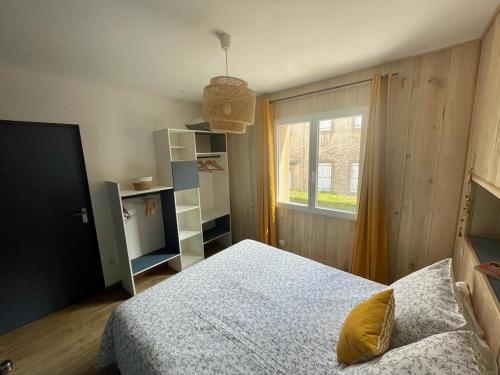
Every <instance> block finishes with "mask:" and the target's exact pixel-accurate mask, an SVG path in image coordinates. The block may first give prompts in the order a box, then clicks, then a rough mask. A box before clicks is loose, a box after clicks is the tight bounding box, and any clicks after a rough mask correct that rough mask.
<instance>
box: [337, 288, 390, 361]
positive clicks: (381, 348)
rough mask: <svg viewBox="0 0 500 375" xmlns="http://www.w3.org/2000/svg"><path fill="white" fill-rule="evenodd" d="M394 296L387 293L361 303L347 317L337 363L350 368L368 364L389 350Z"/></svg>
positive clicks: (376, 295) (338, 346) (340, 339)
mask: <svg viewBox="0 0 500 375" xmlns="http://www.w3.org/2000/svg"><path fill="white" fill-rule="evenodd" d="M393 326H394V296H393V295H392V289H386V290H383V291H381V292H379V293H376V294H374V295H372V296H371V297H370V298H368V299H367V300H364V301H363V302H360V303H359V304H358V305H356V307H354V308H353V309H352V310H351V312H350V313H349V314H348V315H347V318H346V319H345V321H344V325H343V326H342V330H341V331H340V336H339V341H338V343H337V359H338V360H339V362H341V363H344V364H347V365H350V364H352V363H358V362H364V361H368V360H370V359H372V358H374V357H376V356H378V355H380V354H382V353H384V352H385V351H386V350H387V348H388V347H389V340H390V338H391V333H392V327H393Z"/></svg>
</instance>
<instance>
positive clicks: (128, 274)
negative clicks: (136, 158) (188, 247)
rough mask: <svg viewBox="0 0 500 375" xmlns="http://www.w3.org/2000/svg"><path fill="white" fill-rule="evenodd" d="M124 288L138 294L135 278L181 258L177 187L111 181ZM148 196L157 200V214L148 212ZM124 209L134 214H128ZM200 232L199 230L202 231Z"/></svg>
mask: <svg viewBox="0 0 500 375" xmlns="http://www.w3.org/2000/svg"><path fill="white" fill-rule="evenodd" d="M106 187H107V190H108V196H109V200H110V204H111V215H112V219H113V225H114V233H115V238H116V245H117V252H118V259H119V263H120V273H121V279H122V285H123V288H124V289H125V290H126V291H127V292H128V293H130V295H132V296H133V295H135V294H136V290H135V280H134V278H135V277H136V276H137V275H139V274H141V273H143V272H145V271H147V270H149V269H151V268H153V267H156V266H158V265H160V264H163V263H166V262H172V261H173V262H175V261H176V260H177V262H178V259H179V258H180V245H179V239H178V232H177V230H176V222H177V218H176V214H175V202H174V192H173V188H172V187H170V186H156V187H154V188H152V189H149V190H141V191H136V190H121V189H120V185H119V184H118V183H117V182H113V181H107V182H106ZM145 198H153V199H154V200H155V207H156V214H155V215H146V213H145V211H146V210H145V208H146V205H145ZM124 209H126V211H127V212H128V213H129V214H130V218H125V217H124ZM198 233H199V231H198Z"/></svg>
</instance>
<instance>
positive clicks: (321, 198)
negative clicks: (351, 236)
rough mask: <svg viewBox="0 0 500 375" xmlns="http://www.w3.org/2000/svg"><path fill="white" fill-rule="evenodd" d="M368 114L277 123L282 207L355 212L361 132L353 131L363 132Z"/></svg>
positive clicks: (361, 111)
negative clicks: (362, 128)
mask: <svg viewBox="0 0 500 375" xmlns="http://www.w3.org/2000/svg"><path fill="white" fill-rule="evenodd" d="M364 113H365V109H364V108H363V109H355V110H350V111H343V112H340V111H339V112H336V113H335V112H333V113H328V114H316V115H313V116H309V117H307V116H304V117H302V118H300V121H293V120H294V119H293V118H292V119H288V120H286V119H283V120H282V121H276V124H277V125H276V130H277V135H276V144H277V154H276V159H277V165H276V171H277V180H278V184H277V187H278V189H277V201H278V203H283V204H286V205H291V206H292V207H297V208H298V209H301V210H307V211H311V212H319V213H325V214H332V215H337V216H343V217H346V215H347V217H353V216H352V215H355V214H356V212H357V209H358V202H357V191H358V174H359V157H360V146H361V132H360V131H357V132H353V131H352V128H353V127H355V128H358V127H359V128H361V126H362V124H363V116H364ZM306 118H307V119H308V121H304V119H306ZM290 120H291V121H290Z"/></svg>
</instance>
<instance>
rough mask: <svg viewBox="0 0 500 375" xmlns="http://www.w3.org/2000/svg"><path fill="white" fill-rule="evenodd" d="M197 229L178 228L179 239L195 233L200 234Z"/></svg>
mask: <svg viewBox="0 0 500 375" xmlns="http://www.w3.org/2000/svg"><path fill="white" fill-rule="evenodd" d="M200 233H201V232H200V231H199V230H182V229H181V230H179V241H182V240H186V239H188V238H190V237H194V236H196V235H197V234H200Z"/></svg>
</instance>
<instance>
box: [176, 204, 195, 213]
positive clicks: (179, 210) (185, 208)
mask: <svg viewBox="0 0 500 375" xmlns="http://www.w3.org/2000/svg"><path fill="white" fill-rule="evenodd" d="M198 207H200V206H193V205H178V206H177V207H176V208H175V210H176V211H177V214H182V213H183V212H188V211H191V210H196V209H197V208H198Z"/></svg>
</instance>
